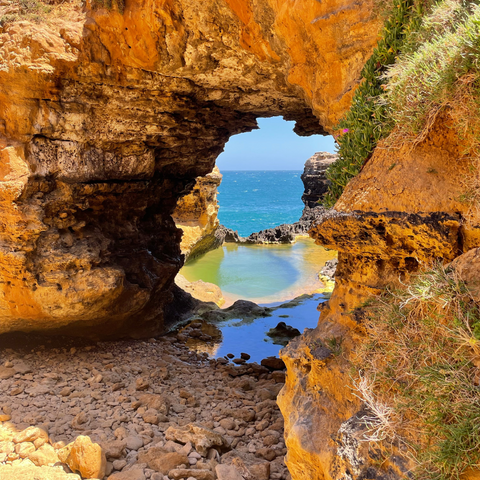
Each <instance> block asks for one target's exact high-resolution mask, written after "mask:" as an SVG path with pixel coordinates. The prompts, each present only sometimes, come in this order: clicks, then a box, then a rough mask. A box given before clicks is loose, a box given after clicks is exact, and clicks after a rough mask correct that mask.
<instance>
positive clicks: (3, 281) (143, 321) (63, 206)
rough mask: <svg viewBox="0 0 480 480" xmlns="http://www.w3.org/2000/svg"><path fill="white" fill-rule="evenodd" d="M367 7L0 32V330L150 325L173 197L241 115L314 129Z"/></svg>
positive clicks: (91, 20) (331, 106)
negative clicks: (277, 118) (276, 117)
mask: <svg viewBox="0 0 480 480" xmlns="http://www.w3.org/2000/svg"><path fill="white" fill-rule="evenodd" d="M1 8H4V7H0V9H1ZM371 12H372V8H371V5H370V3H369V2H358V3H353V2H349V1H346V0H333V1H332V0H328V1H325V2H318V1H316V0H295V1H292V0H258V1H253V0H205V1H202V2H198V1H192V0H135V1H133V0H126V2H125V10H124V12H123V13H120V12H118V11H117V10H116V9H115V8H113V9H112V10H107V9H98V8H96V9H94V8H93V7H92V3H91V2H90V1H87V5H86V7H85V8H84V9H83V10H82V11H80V10H75V8H74V7H72V12H71V15H69V16H68V18H52V19H50V20H49V22H48V23H45V24H35V23H29V22H27V21H18V22H15V23H11V24H7V25H4V26H3V27H2V28H1V29H0V105H1V108H0V148H1V149H0V212H1V218H2V220H1V223H0V333H1V332H7V331H13V330H21V331H31V330H49V331H55V332H67V333H73V334H82V335H90V336H102V337H109V336H121V335H126V334H129V335H133V336H146V335H151V334H154V333H159V332H162V331H164V329H165V327H166V325H167V324H168V322H169V321H171V320H173V319H174V310H173V309H172V302H173V299H174V296H175V290H174V287H173V278H174V277H175V274H176V273H177V271H178V269H179V268H180V266H181V263H182V258H181V255H180V250H179V241H180V238H179V237H180V233H179V231H178V230H177V229H176V228H175V225H174V223H173V221H172V219H171V213H172V211H173V209H174V207H175V205H176V203H177V200H178V198H179V197H180V196H181V195H183V194H185V193H186V192H188V191H189V189H191V188H192V186H193V183H194V179H195V178H196V177H197V176H199V175H205V174H207V173H208V172H210V171H211V170H212V168H213V166H214V164H215V159H216V157H217V156H218V154H219V153H220V152H221V151H222V149H223V146H224V145H225V142H226V141H227V140H228V138H229V137H230V136H231V135H233V134H237V133H241V132H244V131H249V130H251V129H253V128H256V118H257V117H268V116H274V115H282V116H284V118H286V119H289V120H295V121H296V131H297V133H298V134H300V135H308V134H312V133H322V132H325V131H329V130H331V129H332V126H333V125H334V124H335V123H336V121H337V120H338V118H339V116H340V115H341V114H342V112H344V111H345V109H346V108H347V107H348V105H349V102H350V99H351V96H352V93H353V90H354V89H355V86H356V84H357V82H358V78H359V72H360V70H361V68H362V66H363V64H364V62H365V61H366V59H367V58H368V57H369V55H370V54H371V51H372V49H373V46H374V44H375V41H376V35H377V31H378V27H379V25H378V22H377V20H376V19H375V18H374V17H373V16H372V13H371ZM0 13H1V12H0Z"/></svg>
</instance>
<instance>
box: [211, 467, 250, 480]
mask: <svg viewBox="0 0 480 480" xmlns="http://www.w3.org/2000/svg"><path fill="white" fill-rule="evenodd" d="M215 472H216V474H217V477H218V480H244V479H243V476H242V475H240V472H239V471H238V470H237V469H236V468H235V466H234V465H217V466H216V467H215Z"/></svg>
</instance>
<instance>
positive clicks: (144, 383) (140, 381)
mask: <svg viewBox="0 0 480 480" xmlns="http://www.w3.org/2000/svg"><path fill="white" fill-rule="evenodd" d="M149 386H150V383H149V381H148V380H147V379H146V378H143V377H139V378H137V380H135V390H137V391H143V390H147V389H148V387H149Z"/></svg>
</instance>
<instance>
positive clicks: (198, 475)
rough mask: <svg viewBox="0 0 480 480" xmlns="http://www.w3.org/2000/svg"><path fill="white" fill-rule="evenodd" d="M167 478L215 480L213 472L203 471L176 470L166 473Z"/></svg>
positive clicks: (174, 479)
mask: <svg viewBox="0 0 480 480" xmlns="http://www.w3.org/2000/svg"><path fill="white" fill-rule="evenodd" d="M168 476H169V477H170V478H173V480H181V479H182V478H195V480H215V476H214V475H213V472H211V471H210V470H205V469H190V468H178V469H173V470H170V472H168Z"/></svg>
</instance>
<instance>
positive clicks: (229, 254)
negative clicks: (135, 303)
mask: <svg viewBox="0 0 480 480" xmlns="http://www.w3.org/2000/svg"><path fill="white" fill-rule="evenodd" d="M335 255H336V252H333V251H327V250H325V249H324V248H322V247H320V246H318V245H315V243H314V241H313V240H312V239H311V238H308V237H300V238H298V239H297V242H296V243H294V244H293V245H237V244H230V243H228V244H225V245H224V246H222V247H220V248H218V249H216V250H213V251H211V252H208V253H207V254H206V255H204V256H203V257H201V258H199V259H197V260H193V261H192V262H191V263H189V264H188V265H186V266H185V267H183V269H182V270H181V271H180V273H181V274H182V275H184V276H185V278H186V279H187V280H188V281H190V282H194V281H196V280H203V281H205V282H210V283H214V284H216V285H218V286H219V287H220V288H221V290H222V292H223V293H224V297H225V299H226V300H227V303H226V305H225V306H228V304H230V303H232V302H233V301H235V300H237V299H239V298H242V299H244V300H251V301H253V302H255V303H263V304H265V303H271V302H277V301H283V300H290V299H292V298H294V297H297V296H298V295H301V294H303V293H311V292H313V291H315V290H316V289H318V288H321V287H322V283H321V282H320V281H319V280H318V272H319V270H320V269H321V268H322V266H323V265H324V264H325V262H326V261H327V260H330V259H331V258H334V257H335Z"/></svg>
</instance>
